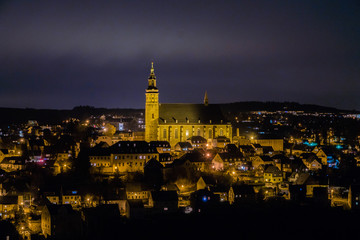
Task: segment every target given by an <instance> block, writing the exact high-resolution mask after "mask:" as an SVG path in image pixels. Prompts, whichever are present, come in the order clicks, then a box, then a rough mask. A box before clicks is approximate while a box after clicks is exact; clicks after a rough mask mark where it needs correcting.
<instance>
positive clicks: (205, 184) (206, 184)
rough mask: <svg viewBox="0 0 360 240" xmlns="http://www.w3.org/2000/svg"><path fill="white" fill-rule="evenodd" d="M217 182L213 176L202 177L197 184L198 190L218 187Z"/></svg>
mask: <svg viewBox="0 0 360 240" xmlns="http://www.w3.org/2000/svg"><path fill="white" fill-rule="evenodd" d="M216 183H217V181H216V179H215V178H213V177H211V176H202V177H200V178H199V180H198V181H197V182H196V190H200V189H210V188H211V187H214V186H215V185H216Z"/></svg>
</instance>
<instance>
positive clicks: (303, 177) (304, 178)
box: [294, 173, 310, 185]
mask: <svg viewBox="0 0 360 240" xmlns="http://www.w3.org/2000/svg"><path fill="white" fill-rule="evenodd" d="M309 177H310V174H309V173H300V174H299V177H298V179H296V181H295V182H294V185H304V184H305V182H306V181H307V180H308V178H309Z"/></svg>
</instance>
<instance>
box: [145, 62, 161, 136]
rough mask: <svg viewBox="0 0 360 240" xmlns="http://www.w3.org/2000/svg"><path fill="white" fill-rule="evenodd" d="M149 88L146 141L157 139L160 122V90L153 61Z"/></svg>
mask: <svg viewBox="0 0 360 240" xmlns="http://www.w3.org/2000/svg"><path fill="white" fill-rule="evenodd" d="M148 81H149V83H148V88H147V89H146V92H145V97H146V98H145V141H147V142H150V141H157V140H158V137H157V134H158V124H159V90H158V89H157V87H156V77H155V72H154V63H153V62H151V69H150V76H149V79H148Z"/></svg>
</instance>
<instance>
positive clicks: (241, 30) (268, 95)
mask: <svg viewBox="0 0 360 240" xmlns="http://www.w3.org/2000/svg"><path fill="white" fill-rule="evenodd" d="M151 61H154V67H155V74H156V76H157V86H158V88H159V92H160V102H164V103H178V102H179V103H180V102H184V103H185V102H190V103H200V102H202V101H203V97H204V92H205V90H207V91H208V96H209V102H210V103H226V102H236V101H296V102H300V103H311V104H319V105H324V106H332V107H338V108H344V109H357V110H360V97H359V92H360V1H359V0H355V1H346V0H341V1H331V0H326V1H314V0H311V1H273V0H271V1H269V0H265V1H252V0H251V1H250V0H249V1H240V0H237V1H210V0H205V1H134V0H132V1H79V0H77V1H73V0H71V1H64V0H61V1H53V0H51V1H49V0H44V1H36V0H32V1H16V0H12V1H2V2H0V107H32V108H59V109H70V108H73V107H74V106H78V105H90V106H95V107H107V108H144V105H145V103H144V101H145V94H144V93H145V88H146V87H147V78H148V76H149V72H150V62H151Z"/></svg>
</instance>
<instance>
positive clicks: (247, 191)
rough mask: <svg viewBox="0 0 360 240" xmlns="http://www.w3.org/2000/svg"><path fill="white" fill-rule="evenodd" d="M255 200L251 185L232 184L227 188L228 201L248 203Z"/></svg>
mask: <svg viewBox="0 0 360 240" xmlns="http://www.w3.org/2000/svg"><path fill="white" fill-rule="evenodd" d="M253 201H255V191H254V187H253V186H251V185H233V186H231V187H230V190H229V203H230V204H237V203H248V202H253Z"/></svg>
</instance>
